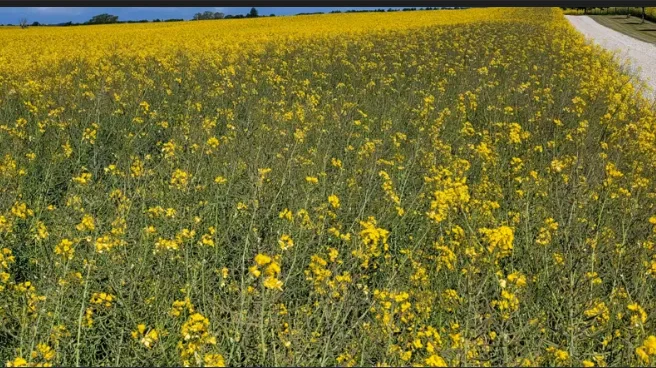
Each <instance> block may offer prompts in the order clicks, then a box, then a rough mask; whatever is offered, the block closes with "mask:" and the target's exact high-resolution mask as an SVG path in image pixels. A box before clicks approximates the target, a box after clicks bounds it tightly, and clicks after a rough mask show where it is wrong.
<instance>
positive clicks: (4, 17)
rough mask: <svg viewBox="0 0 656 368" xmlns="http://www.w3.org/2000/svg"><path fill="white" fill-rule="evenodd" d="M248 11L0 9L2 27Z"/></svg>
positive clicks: (299, 10)
mask: <svg viewBox="0 0 656 368" xmlns="http://www.w3.org/2000/svg"><path fill="white" fill-rule="evenodd" d="M250 9H251V8H250V7H247V8H154V7H152V8H137V7H134V8H101V7H93V8H65V7H46V8H0V23H1V24H8V23H11V24H18V22H19V21H20V19H21V18H26V19H27V20H28V22H29V23H32V22H35V21H36V22H39V23H46V24H56V23H64V22H68V21H72V22H76V23H80V22H85V21H87V20H89V19H91V17H92V16H94V15H97V14H102V13H109V14H113V15H118V17H119V20H140V19H148V20H153V19H156V18H160V19H169V18H183V19H191V18H192V17H193V15H194V14H195V13H199V12H203V11H206V10H211V11H214V12H222V13H225V14H233V15H235V14H246V13H247V12H248V11H249V10H250ZM360 9H373V8H365V7H363V8H265V7H261V8H257V10H258V12H259V13H260V15H269V14H271V13H273V14H275V15H291V14H297V13H311V12H318V11H321V12H326V13H327V12H330V11H332V10H341V11H345V10H360Z"/></svg>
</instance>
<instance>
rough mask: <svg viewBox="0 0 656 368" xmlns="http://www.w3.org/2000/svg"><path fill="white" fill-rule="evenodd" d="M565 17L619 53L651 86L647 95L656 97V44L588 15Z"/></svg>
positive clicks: (597, 41)
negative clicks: (629, 34)
mask: <svg viewBox="0 0 656 368" xmlns="http://www.w3.org/2000/svg"><path fill="white" fill-rule="evenodd" d="M565 17H566V18H567V20H569V22H570V23H571V24H572V25H573V26H574V28H576V29H577V30H578V31H579V32H581V33H582V34H583V35H584V36H585V37H586V38H587V39H591V40H593V41H594V42H595V43H597V44H598V45H600V46H603V47H604V48H606V49H607V50H610V51H611V52H615V53H617V55H618V56H619V58H620V62H621V63H624V65H626V66H627V67H628V68H629V70H630V71H631V72H632V73H634V74H635V75H637V76H638V77H639V78H640V79H642V80H643V81H645V82H646V83H647V85H648V86H649V87H650V88H651V91H647V92H646V95H647V96H651V98H652V99H656V45H653V44H650V43H647V42H643V41H640V40H637V39H635V38H633V37H630V36H627V35H625V34H622V33H620V32H617V31H614V30H612V29H610V28H608V27H604V26H602V25H601V24H599V23H597V22H595V21H594V20H593V19H592V18H590V17H588V16H579V15H574V16H573V15H566V16H565Z"/></svg>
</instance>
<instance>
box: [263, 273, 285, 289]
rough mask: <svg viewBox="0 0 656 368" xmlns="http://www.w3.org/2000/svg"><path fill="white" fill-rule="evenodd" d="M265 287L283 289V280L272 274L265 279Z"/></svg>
mask: <svg viewBox="0 0 656 368" xmlns="http://www.w3.org/2000/svg"><path fill="white" fill-rule="evenodd" d="M263 285H264V287H265V288H267V289H277V290H281V291H282V281H280V280H278V279H277V278H275V277H273V276H270V277H267V278H266V279H265V280H264V283H263Z"/></svg>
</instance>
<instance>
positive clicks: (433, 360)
mask: <svg viewBox="0 0 656 368" xmlns="http://www.w3.org/2000/svg"><path fill="white" fill-rule="evenodd" d="M424 363H426V366H428V367H448V365H447V364H446V361H444V359H442V357H441V356H439V355H437V354H433V355H431V356H430V357H428V358H427V359H426V360H425V361H424Z"/></svg>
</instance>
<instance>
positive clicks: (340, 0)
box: [0, 0, 656, 11]
mask: <svg viewBox="0 0 656 368" xmlns="http://www.w3.org/2000/svg"><path fill="white" fill-rule="evenodd" d="M1 6H16V7H25V6H39V7H41V6H52V7H109V6H111V7H133V6H158V7H167V6H176V7H205V6H207V7H214V6H222V7H230V6H242V7H243V6H246V7H249V6H255V7H257V6H259V7H267V6H276V7H374V8H381V7H382V8H384V7H497V6H501V7H515V6H517V7H521V6H549V7H551V6H556V7H570V8H572V7H612V6H616V7H628V6H632V7H635V6H656V1H655V0H631V1H618V0H615V1H604V0H601V1H593V0H571V1H567V0H523V1H522V0H450V1H449V0H415V1H408V0H95V1H94V0H86V1H83V0H0V7H1ZM0 11H2V10H1V9H0Z"/></svg>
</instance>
